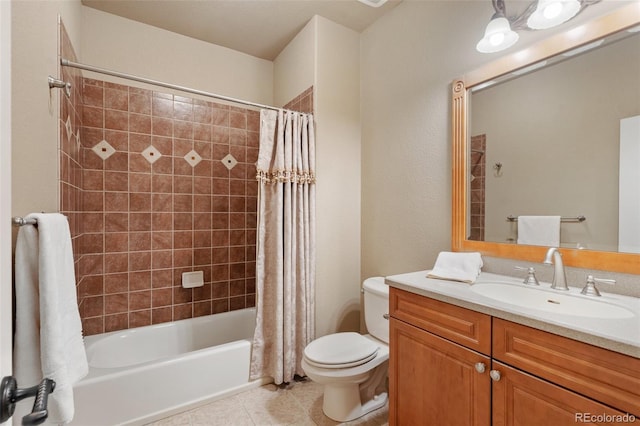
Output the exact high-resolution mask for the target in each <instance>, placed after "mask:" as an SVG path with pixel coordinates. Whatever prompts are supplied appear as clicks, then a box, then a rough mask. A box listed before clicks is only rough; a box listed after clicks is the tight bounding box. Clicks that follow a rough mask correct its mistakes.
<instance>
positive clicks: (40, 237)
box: [13, 213, 89, 423]
mask: <svg viewBox="0 0 640 426" xmlns="http://www.w3.org/2000/svg"><path fill="white" fill-rule="evenodd" d="M27 218H28V219H36V220H37V222H38V225H37V228H36V227H35V226H34V225H24V226H22V227H21V228H20V231H19V232H18V240H17V242H16V257H15V261H16V268H15V280H16V333H15V346H14V352H13V354H14V355H13V356H14V361H13V362H14V374H15V376H16V380H17V382H18V385H19V386H20V387H28V386H33V385H35V384H38V383H39V382H40V381H41V380H42V379H43V378H45V377H47V378H50V379H53V380H54V381H55V382H56V387H55V390H54V392H53V393H52V394H51V395H50V396H49V419H50V420H49V421H50V422H53V423H68V422H70V421H71V420H72V419H73V414H74V406H73V388H72V386H73V384H74V383H76V382H78V381H79V380H80V379H81V378H82V377H84V376H85V375H87V373H88V371H89V367H88V363H87V356H86V353H85V349H84V342H83V340H82V323H81V321H80V313H79V312H78V302H77V299H76V297H77V296H76V280H75V272H74V264H73V250H72V247H71V235H70V232H69V224H68V222H67V219H66V218H65V217H64V216H63V215H61V214H58V213H50V214H31V215H29V216H27ZM32 405H33V400H31V401H28V406H27V409H28V410H29V411H30V408H31V406H32Z"/></svg>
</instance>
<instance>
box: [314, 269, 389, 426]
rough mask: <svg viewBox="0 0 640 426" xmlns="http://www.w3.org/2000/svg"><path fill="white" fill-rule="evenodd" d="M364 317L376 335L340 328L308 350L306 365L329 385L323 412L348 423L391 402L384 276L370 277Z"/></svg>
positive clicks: (386, 287)
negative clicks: (388, 399)
mask: <svg viewBox="0 0 640 426" xmlns="http://www.w3.org/2000/svg"><path fill="white" fill-rule="evenodd" d="M363 291H364V318H365V323H366V324H367V329H368V330H369V333H370V334H366V335H362V334H358V333H353V332H350V333H335V334H329V335H327V336H323V337H320V338H319V339H316V340H314V341H313V342H311V343H309V344H308V345H307V347H306V348H305V349H304V358H303V359H302V368H303V369H304V372H305V374H306V375H307V376H308V377H309V378H310V379H311V380H313V381H314V382H317V383H320V384H323V385H324V401H323V404H322V411H324V414H325V415H327V416H328V417H330V418H332V419H333V420H335V421H338V422H347V421H350V420H353V419H357V418H358V417H361V416H364V415H365V414H367V413H369V412H371V411H373V410H376V409H378V408H380V407H382V406H383V405H384V404H385V403H386V402H387V386H386V384H387V370H388V366H389V362H388V361H389V319H388V312H389V286H387V285H386V284H385V283H384V278H383V277H373V278H368V279H366V280H365V281H364V285H363Z"/></svg>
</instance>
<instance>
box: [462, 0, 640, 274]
mask: <svg viewBox="0 0 640 426" xmlns="http://www.w3.org/2000/svg"><path fill="white" fill-rule="evenodd" d="M638 25H640V3H638V2H634V3H633V4H629V5H627V6H624V7H621V8H619V9H616V10H615V11H613V12H611V13H610V14H608V15H605V16H602V17H600V18H597V19H594V20H592V21H590V22H588V23H586V24H584V25H581V26H579V27H576V28H573V29H570V30H569V31H567V32H564V33H561V34H557V35H554V36H551V37H549V38H548V39H546V40H543V41H541V42H539V43H536V44H534V45H532V46H531V47H529V48H527V49H525V50H522V51H519V52H516V53H513V54H510V55H506V56H504V57H502V58H499V59H498V60H496V61H494V62H491V63H489V64H487V65H485V66H483V67H481V68H479V69H477V70H474V71H472V72H469V73H467V74H466V75H464V76H463V77H462V78H459V79H456V80H454V81H453V83H452V142H453V146H452V158H453V176H452V179H453V180H452V188H453V197H452V231H451V237H452V249H453V250H454V251H478V252H480V253H481V254H482V255H486V256H494V257H503V258H509V259H520V260H526V261H532V262H542V260H543V258H544V255H545V253H546V251H547V249H548V246H534V245H524V244H515V242H514V241H507V240H505V241H499V239H498V240H493V241H482V240H483V239H484V238H477V237H473V238H470V233H471V220H470V207H471V202H470V200H471V193H470V191H471V184H470V182H471V178H470V176H471V171H470V168H471V165H470V159H471V140H470V139H471V138H470V130H469V124H470V109H469V108H470V106H469V97H470V93H471V91H472V90H474V89H479V88H480V87H481V85H486V84H487V82H494V81H495V80H496V79H500V78H504V77H505V76H508V75H510V74H511V73H513V72H514V71H516V72H517V71H518V70H527V69H533V68H536V65H537V64H540V63H542V62H545V61H547V60H555V59H553V58H558V57H560V55H561V54H563V53H564V54H565V56H566V54H567V52H575V51H576V50H577V49H578V48H581V47H583V46H590V45H592V44H595V43H597V42H599V41H600V40H601V39H604V38H606V37H610V36H612V35H614V34H620V33H622V32H623V31H627V30H629V29H632V28H634V29H635V28H637V27H638ZM562 60H564V59H562ZM611 84H616V82H615V81H614V82H612V83H611ZM629 90H637V86H636V87H634V88H630V89H629ZM497 164H498V163H496V165H497ZM488 166H489V165H488V164H486V165H485V168H486V173H487V174H488V173H489V170H490V167H488ZM500 167H502V166H500ZM593 167H595V169H593V170H592V169H590V167H589V165H585V167H584V168H583V170H584V173H591V172H594V171H595V170H597V166H596V165H594V166H593ZM638 167H640V166H638ZM596 173H597V172H596ZM578 213H579V211H578V212H576V215H578ZM520 214H526V213H520ZM538 214H542V213H538ZM546 214H555V213H546ZM563 216H564V215H563ZM587 219H588V218H587ZM503 220H504V221H505V222H507V221H508V219H507V217H505V218H504V219H503ZM637 220H638V221H640V217H638V218H637ZM560 251H561V252H562V254H563V259H564V263H565V265H568V266H574V267H579V268H586V269H597V270H606V271H615V272H623V273H631V274H640V253H630V252H623V251H609V250H606V249H601V248H599V247H597V246H596V245H595V244H594V245H593V246H592V247H590V246H588V245H587V246H586V248H582V247H580V248H571V247H563V246H562V245H561V249H560Z"/></svg>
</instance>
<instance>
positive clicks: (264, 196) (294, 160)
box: [251, 110, 315, 384]
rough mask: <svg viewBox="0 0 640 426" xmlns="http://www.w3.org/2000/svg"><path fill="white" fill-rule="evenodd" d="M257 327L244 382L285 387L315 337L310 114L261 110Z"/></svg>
mask: <svg viewBox="0 0 640 426" xmlns="http://www.w3.org/2000/svg"><path fill="white" fill-rule="evenodd" d="M257 179H258V225H257V242H256V308H257V318H256V330H255V333H254V337H253V348H252V353H251V379H258V378H262V377H272V378H273V379H274V381H275V383H276V384H280V383H283V382H289V381H291V380H292V379H293V377H294V375H295V374H299V375H304V372H303V370H302V368H301V361H302V354H303V350H304V348H305V346H306V345H307V344H308V343H309V342H311V341H312V340H313V339H314V333H315V318H314V316H315V307H314V298H315V136H314V128H313V116H312V115H311V114H303V113H298V112H293V111H283V110H278V111H273V110H262V111H261V112H260V149H259V154H258V162H257Z"/></svg>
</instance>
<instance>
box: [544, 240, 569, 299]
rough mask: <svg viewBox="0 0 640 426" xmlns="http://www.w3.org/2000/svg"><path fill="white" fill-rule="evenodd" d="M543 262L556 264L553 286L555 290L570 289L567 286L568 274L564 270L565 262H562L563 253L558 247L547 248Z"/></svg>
mask: <svg viewBox="0 0 640 426" xmlns="http://www.w3.org/2000/svg"><path fill="white" fill-rule="evenodd" d="M543 263H545V264H547V265H554V266H555V268H554V269H553V282H552V283H551V288H552V289H554V290H564V291H566V290H569V287H567V275H566V274H565V272H564V264H563V263H562V253H560V252H559V251H558V248H557V247H551V248H550V249H549V250H547V255H546V256H545V257H544V262H543Z"/></svg>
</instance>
